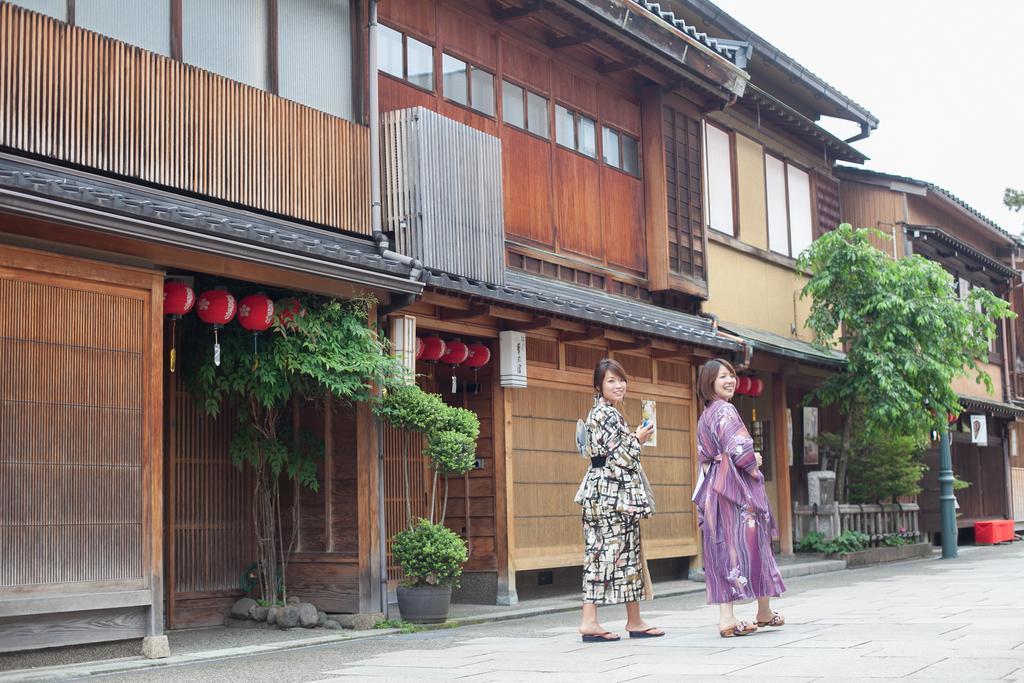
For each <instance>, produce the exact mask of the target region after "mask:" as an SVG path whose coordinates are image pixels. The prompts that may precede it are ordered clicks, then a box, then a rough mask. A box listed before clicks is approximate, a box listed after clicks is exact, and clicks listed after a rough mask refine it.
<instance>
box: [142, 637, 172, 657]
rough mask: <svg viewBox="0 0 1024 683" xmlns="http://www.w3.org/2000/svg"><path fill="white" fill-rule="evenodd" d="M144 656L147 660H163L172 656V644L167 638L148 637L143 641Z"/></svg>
mask: <svg viewBox="0 0 1024 683" xmlns="http://www.w3.org/2000/svg"><path fill="white" fill-rule="evenodd" d="M142 656H143V657H145V658H146V659H163V658H165V657H170V656H171V644H170V643H169V642H168V641H167V636H146V637H145V638H143V639H142Z"/></svg>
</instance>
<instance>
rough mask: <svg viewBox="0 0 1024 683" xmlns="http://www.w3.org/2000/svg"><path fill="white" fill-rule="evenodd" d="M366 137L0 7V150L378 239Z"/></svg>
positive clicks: (268, 97)
mask: <svg viewBox="0 0 1024 683" xmlns="http://www.w3.org/2000/svg"><path fill="white" fill-rule="evenodd" d="M369 140H370V138H369V129H368V128H367V127H365V126H361V125H358V124H355V123H352V122H350V121H346V120H344V119H341V118H337V117H335V116H331V115H329V114H326V113H324V112H320V111H317V110H315V109H311V108H309V107H306V106H303V105H300V104H297V103H295V102H291V101H289V100H286V99H284V98H281V97H277V96H275V95H272V94H270V93H267V92H264V91H262V90H259V89H256V88H252V87H250V86H247V85H243V84H241V83H237V82H235V81H232V80H229V79H227V78H223V77H221V76H218V75H216V74H213V73H210V72H208V71H204V70H202V69H199V68H196V67H194V66H190V65H188V64H184V63H182V62H180V61H177V60H174V59H170V58H168V57H164V56H162V55H158V54H154V53H152V52H148V51H146V50H143V49H141V48H138V47H133V46H131V45H127V44H125V43H122V42H120V41H117V40H113V39H111V38H106V37H104V36H101V35H98V34H96V33H93V32H91V31H87V30H85V29H81V28H77V27H74V26H69V25H67V24H65V23H63V22H59V21H56V20H54V19H51V18H49V17H46V16H43V15H41V14H37V13H35V12H30V11H28V10H25V9H22V8H20V7H15V6H14V5H11V4H9V3H6V2H5V3H0V147H6V148H8V149H14V150H18V151H20V152H24V153H28V154H33V155H39V156H42V157H48V158H51V159H55V160H58V161H61V162H64V163H69V164H76V165H79V166H83V167H87V168H91V169H96V170H98V171H100V172H103V173H110V174H114V175H118V176H122V177H125V178H130V179H137V180H140V181H144V182H148V183H153V184H156V185H161V186H164V187H168V188H172V189H177V190H183V191H187V192H193V193H196V194H200V195H204V196H207V197H211V198H213V199H219V200H222V201H227V202H233V203H237V204H240V205H243V206H246V207H251V208H254V209H257V210H261V211H268V212H272V213H277V214H281V215H284V216H290V217H293V218H297V219H300V220H305V221H310V222H313V223H319V224H322V225H326V226H331V227H335V228H339V229H342V230H347V231H352V232H356V233H361V234H369V233H370V174H369V150H370V142H369Z"/></svg>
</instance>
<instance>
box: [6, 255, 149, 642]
mask: <svg viewBox="0 0 1024 683" xmlns="http://www.w3.org/2000/svg"><path fill="white" fill-rule="evenodd" d="M162 281H163V278H162V276H161V274H159V273H154V272H151V271H144V270H136V269H128V268H120V267H115V266H110V265H106V264H102V263H98V262H92V261H87V260H84V259H77V258H71V257H64V256H56V255H52V254H47V253H43V252H37V251H30V250H24V249H15V248H11V247H0V651H7V650H19V649H26V648H37V647H50V646H55V645H66V644H72V643H83V642H90V641H98V640H111V639H121V638H131V637H137V636H141V635H144V634H145V633H147V632H148V633H159V632H161V630H162V627H163V624H162V621H163V616H162V614H163V613H162V590H161V572H162V555H161V515H160V505H161V467H160V466H161V429H162V421H161V411H160V383H161V380H160V374H159V362H160V356H159V348H160V341H161V334H162V331H161V328H160V318H161V315H162V307H161V297H162Z"/></svg>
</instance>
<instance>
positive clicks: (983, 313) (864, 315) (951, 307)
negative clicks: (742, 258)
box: [799, 223, 1013, 500]
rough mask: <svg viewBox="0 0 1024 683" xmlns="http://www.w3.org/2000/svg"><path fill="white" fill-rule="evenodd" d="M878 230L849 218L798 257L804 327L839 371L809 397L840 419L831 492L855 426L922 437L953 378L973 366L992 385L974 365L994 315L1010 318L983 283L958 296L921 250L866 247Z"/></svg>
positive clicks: (839, 481) (843, 479)
mask: <svg viewBox="0 0 1024 683" xmlns="http://www.w3.org/2000/svg"><path fill="white" fill-rule="evenodd" d="M871 235H874V236H876V237H877V238H880V239H885V238H886V235H884V233H881V232H879V231H877V230H869V229H865V228H861V229H854V228H853V227H852V226H850V225H849V224H847V223H844V224H842V225H840V226H839V227H838V228H837V229H835V230H833V231H831V232H829V233H826V234H825V235H823V236H822V237H821V238H820V239H818V240H816V241H815V242H813V243H812V244H811V246H810V247H809V248H808V249H807V250H806V251H805V252H804V253H803V254H802V255H801V257H800V260H799V267H800V268H802V269H806V270H809V271H810V272H811V273H812V275H811V278H810V279H809V280H808V282H807V283H806V285H805V286H804V288H803V290H802V292H801V296H802V297H808V296H809V297H811V299H812V304H811V312H810V315H809V316H808V319H807V323H806V325H807V327H808V328H809V329H810V330H811V332H812V333H813V335H814V340H815V342H816V343H817V344H818V345H820V346H823V347H828V346H831V345H832V343H833V342H834V341H835V340H836V339H838V341H839V342H840V343H841V344H842V346H843V348H844V350H845V351H846V357H847V363H846V366H845V368H844V369H843V370H842V371H841V372H838V373H836V374H835V375H833V376H832V377H831V378H829V379H828V380H827V381H826V382H825V383H824V384H823V385H822V386H821V387H819V388H818V389H817V390H816V391H815V392H814V394H813V396H814V397H815V398H816V399H817V400H820V401H821V402H822V403H823V404H825V405H829V404H835V405H837V406H838V407H839V408H840V409H841V412H842V414H843V416H844V418H843V428H842V432H841V439H840V445H839V453H838V462H837V464H836V495H837V497H839V498H840V499H841V500H846V497H847V469H848V466H849V462H850V456H851V453H852V452H853V431H854V424H853V422H854V419H855V417H854V416H859V418H858V419H860V420H862V421H863V424H861V425H858V429H865V430H868V431H872V432H879V433H890V434H903V435H905V436H907V437H909V438H911V439H913V440H915V441H918V442H924V441H925V440H926V439H927V438H928V434H929V433H930V432H931V431H932V430H938V429H941V428H943V427H944V423H945V421H946V415H947V413H953V414H959V412H960V411H961V407H960V405H959V404H958V402H957V397H956V393H955V392H954V391H953V389H952V387H951V386H950V382H951V380H952V379H953V378H954V377H956V376H958V375H960V374H963V373H967V372H972V371H973V372H974V374H975V378H976V381H977V382H979V383H981V384H983V385H984V386H985V387H986V389H987V390H988V391H989V392H991V390H992V380H991V379H990V378H989V376H988V375H987V374H985V373H984V372H982V371H981V370H980V369H979V367H978V363H979V362H980V361H983V360H985V359H986V358H987V356H988V348H989V342H990V340H991V339H993V338H994V337H995V333H996V327H995V321H996V320H998V319H1001V318H1005V317H1012V316H1013V313H1012V312H1011V311H1010V309H1009V304H1008V303H1007V302H1006V301H1003V300H1002V299H999V298H998V297H996V296H995V295H994V294H992V293H991V292H989V291H988V290H986V289H983V288H977V289H972V290H971V292H970V294H969V295H968V296H967V298H966V300H963V301H961V300H959V299H958V298H957V297H956V296H955V294H954V290H953V280H952V277H951V276H950V275H949V274H948V273H947V272H946V271H945V270H943V269H942V267H941V266H939V265H938V264H937V263H934V262H932V261H928V260H926V259H924V258H922V257H920V256H916V255H915V256H909V257H907V258H902V259H892V258H890V257H888V256H886V255H885V254H884V253H883V252H882V251H880V250H878V249H876V248H875V247H873V246H872V244H871V242H870V240H869V236H871Z"/></svg>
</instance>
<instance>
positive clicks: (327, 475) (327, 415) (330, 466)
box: [321, 392, 334, 553]
mask: <svg viewBox="0 0 1024 683" xmlns="http://www.w3.org/2000/svg"><path fill="white" fill-rule="evenodd" d="M321 491H322V493H323V496H324V534H325V536H324V551H325V552H328V553H333V552H334V505H333V501H334V396H332V395H331V394H330V392H328V393H326V394H324V487H323V489H321Z"/></svg>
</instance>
